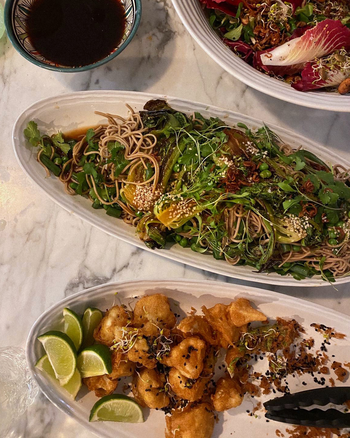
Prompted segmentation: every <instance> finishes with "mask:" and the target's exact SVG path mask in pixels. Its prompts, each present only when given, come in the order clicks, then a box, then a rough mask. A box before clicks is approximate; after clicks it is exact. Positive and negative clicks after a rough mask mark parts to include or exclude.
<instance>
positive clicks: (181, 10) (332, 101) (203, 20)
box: [172, 0, 350, 112]
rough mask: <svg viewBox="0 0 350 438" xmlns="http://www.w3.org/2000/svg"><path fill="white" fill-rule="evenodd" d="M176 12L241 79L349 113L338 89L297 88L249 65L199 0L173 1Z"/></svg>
mask: <svg viewBox="0 0 350 438" xmlns="http://www.w3.org/2000/svg"><path fill="white" fill-rule="evenodd" d="M172 2H173V5H174V7H175V10H176V12H177V13H178V15H179V17H180V19H181V21H182V23H183V24H184V26H185V27H186V29H187V30H188V32H189V33H190V35H191V36H192V38H193V39H194V40H195V41H196V42H197V43H198V44H199V45H200V46H201V47H202V49H203V50H204V51H205V52H206V53H207V54H208V55H209V56H210V57H211V58H212V59H213V60H214V61H215V62H217V63H218V64H219V65H220V66H221V67H222V68H223V69H225V70H226V71H227V72H228V73H230V74H231V75H233V76H235V77H236V78H237V79H239V80H240V81H242V82H244V83H245V84H247V85H249V86H250V87H253V88H255V89H256V90H259V91H261V92H262V93H265V94H268V95H270V96H273V97H276V98H277V99H281V100H285V101H287V102H291V103H295V104H297V105H302V106H306V107H309V108H317V109H323V110H329V111H342V112H350V96H341V95H340V94H338V93H336V92H325V91H311V92H306V93H304V92H301V91H297V90H294V88H292V87H291V86H290V85H288V84H286V83H284V82H282V81H279V80H277V79H274V78H271V77H269V76H267V75H265V74H263V73H261V72H259V71H258V70H255V68H253V67H251V66H250V65H248V64H247V63H246V62H244V61H243V60H242V59H240V58H239V57H238V56H237V55H235V54H234V53H233V52H232V51H231V50H230V49H229V48H228V47H227V46H225V44H224V43H223V42H222V41H221V39H220V38H219V36H218V35H217V34H216V32H215V31H214V30H213V29H212V28H211V26H210V25H209V21H208V19H207V17H206V16H205V14H204V12H203V9H202V7H201V4H200V2H199V0H172Z"/></svg>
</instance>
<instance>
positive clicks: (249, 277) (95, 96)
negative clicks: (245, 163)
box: [12, 90, 350, 287]
mask: <svg viewBox="0 0 350 438" xmlns="http://www.w3.org/2000/svg"><path fill="white" fill-rule="evenodd" d="M133 98H135V99H143V101H144V102H146V101H147V100H149V99H166V100H167V101H168V102H169V103H170V104H171V105H174V106H175V107H176V106H177V105H178V106H181V105H190V106H191V107H195V108H196V109H198V110H199V111H201V110H202V111H210V112H211V113H214V114H218V115H219V116H220V117H224V118H225V117H226V116H230V117H233V118H237V119H240V120H241V121H243V122H245V123H248V124H251V125H255V126H256V125H259V126H261V125H262V124H263V123H264V121H263V120H259V119H256V118H254V117H250V116H247V115H244V114H240V113H237V112H234V111H230V110H226V109H223V108H219V107H217V106H214V105H208V104H203V103H200V102H195V101H189V100H186V99H179V98H176V97H171V96H166V95H158V94H154V93H144V92H137V91H100V90H94V91H83V92H81V91H80V92H75V93H68V94H63V95H59V96H52V97H49V98H45V99H42V100H38V101H37V102H35V103H34V104H32V105H30V106H29V107H28V108H27V109H25V110H24V111H23V112H22V113H21V114H20V115H19V116H18V118H17V120H16V122H15V124H14V127H13V131H12V142H13V148H14V153H15V156H16V158H17V160H18V162H19V165H20V167H21V168H22V170H23V171H24V172H25V173H26V174H27V176H28V177H29V178H30V179H31V181H33V182H34V183H35V184H36V185H37V186H38V187H39V188H40V190H42V191H43V192H44V193H45V194H46V196H48V197H49V198H50V199H51V200H52V201H54V202H55V203H56V204H58V205H59V206H61V207H62V208H63V209H65V210H66V211H68V212H69V213H71V214H72V213H73V214H74V215H76V216H77V217H79V218H80V219H82V220H83V221H85V222H88V223H89V224H90V225H92V226H94V227H96V228H98V229H99V230H101V231H103V232H105V233H107V234H109V235H111V236H113V237H117V238H118V239H120V240H122V241H124V242H126V243H129V244H131V245H134V246H136V247H138V248H141V249H143V250H146V251H149V252H151V253H152V254H156V255H159V256H161V257H164V258H167V259H170V260H173V261H177V262H180V263H183V264H187V265H189V266H193V267H195V268H197V269H202V270H207V271H210V272H213V273H215V274H219V275H224V276H226V277H231V278H236V279H239V280H244V281H251V282H255V283H265V284H270V285H278V286H294V287H295V286H296V287H317V286H329V283H328V282H326V281H324V280H322V279H321V278H320V277H316V278H315V277H313V278H311V279H305V280H302V281H297V280H294V278H292V277H291V276H280V275H278V274H274V273H272V274H260V273H254V272H253V269H249V268H248V267H244V268H246V270H245V272H244V274H240V273H236V272H235V267H231V269H232V271H233V272H231V270H229V271H228V269H227V266H226V264H227V263H226V262H225V261H223V263H222V264H220V268H218V267H214V268H212V267H208V266H207V265H208V264H207V263H204V262H205V260H204V259H203V262H202V260H201V261H200V262H197V261H195V260H193V258H191V256H188V255H187V253H186V252H184V254H183V255H182V253H181V254H178V253H177V254H173V253H172V252H171V251H168V250H152V249H149V248H148V247H146V245H144V244H143V242H141V241H140V240H135V241H132V239H131V238H130V236H126V235H124V234H123V232H122V231H118V230H110V229H109V228H108V227H107V226H105V225H104V223H103V222H102V223H100V222H99V221H97V219H95V218H93V219H91V218H89V217H87V216H86V215H85V212H84V211H83V210H82V209H80V208H79V206H77V207H76V208H74V209H73V210H72V206H70V205H69V203H68V198H69V197H68V196H66V194H64V193H63V195H64V196H61V197H60V198H59V199H57V198H56V197H54V196H53V195H51V194H50V193H49V192H48V191H46V190H45V188H44V187H43V184H44V180H45V178H44V177H43V176H42V175H39V174H34V175H32V174H31V172H30V170H29V168H28V167H27V164H26V163H25V162H24V160H23V159H22V158H23V157H22V156H21V148H23V134H22V132H20V126H21V124H23V123H24V121H25V120H28V117H29V116H34V115H35V112H36V111H38V110H39V109H42V108H45V105H52V104H54V103H55V104H56V105H57V103H58V102H59V103H62V104H64V103H67V102H70V101H73V102H74V101H76V100H77V99H78V100H79V101H84V102H85V100H86V101H89V99H91V100H92V101H94V102H95V103H96V101H98V102H100V101H103V99H107V100H114V99H116V100H118V99H119V100H121V99H124V100H129V101H130V102H131V100H132V99H133ZM31 118H33V117H29V119H31ZM268 126H269V127H271V128H272V129H273V130H275V131H277V132H278V133H279V134H280V133H282V134H281V135H282V136H283V135H286V136H293V138H296V139H297V140H298V142H299V143H300V144H304V145H306V148H309V147H311V149H317V150H318V151H321V152H323V154H324V155H327V156H329V157H331V160H332V161H333V162H335V161H336V160H340V161H339V162H342V163H344V159H343V158H342V157H341V156H339V155H338V154H337V153H335V152H334V151H332V150H329V149H328V148H326V147H323V146H321V145H319V144H317V143H316V142H314V141H312V140H309V139H307V138H305V137H303V136H301V135H299V134H297V133H295V132H293V131H291V130H288V129H285V128H281V127H279V126H276V125H275V124H273V123H268ZM348 165H349V167H350V163H348ZM191 255H192V254H191ZM221 266H223V267H222V268H221ZM224 267H226V269H225V268H224ZM348 282H350V275H349V276H347V277H342V278H339V279H337V281H336V283H335V284H338V285H339V284H342V283H348Z"/></svg>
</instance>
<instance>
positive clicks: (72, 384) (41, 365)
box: [35, 354, 81, 400]
mask: <svg viewBox="0 0 350 438" xmlns="http://www.w3.org/2000/svg"><path fill="white" fill-rule="evenodd" d="M35 366H36V368H38V369H39V370H40V371H42V372H44V373H45V374H47V375H48V376H49V377H50V378H52V379H53V380H54V381H55V382H57V383H59V382H58V380H57V379H56V376H55V371H54V370H53V368H52V366H51V364H50V361H49V358H48V357H47V354H45V355H44V356H43V357H41V358H40V359H39V360H38V362H37V363H36V364H35ZM62 388H64V389H65V390H66V391H67V392H68V393H69V395H70V396H71V397H72V398H73V400H74V399H75V398H76V396H77V394H78V392H79V390H80V388H81V376H80V373H79V371H78V370H77V369H75V371H74V374H73V377H72V378H71V379H70V380H69V382H68V383H66V384H65V385H63V386H62Z"/></svg>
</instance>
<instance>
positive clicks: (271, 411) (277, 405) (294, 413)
mask: <svg viewBox="0 0 350 438" xmlns="http://www.w3.org/2000/svg"><path fill="white" fill-rule="evenodd" d="M348 400H350V387H349V386H343V387H333V388H319V389H312V390H308V391H301V392H297V393H295V394H285V395H284V396H283V397H277V398H274V399H272V400H269V401H267V402H265V403H264V407H265V409H266V411H267V412H266V414H265V417H266V418H268V419H269V420H274V421H280V422H282V423H289V424H297V425H301V426H309V427H331V428H333V427H334V428H347V427H350V413H343V412H340V411H338V410H337V409H328V410H321V409H317V408H316V409H311V410H307V409H303V408H307V407H310V406H313V405H316V406H326V405H328V404H329V403H333V404H335V405H342V404H343V403H345V402H346V401H348Z"/></svg>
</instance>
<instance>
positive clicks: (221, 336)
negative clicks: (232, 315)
mask: <svg viewBox="0 0 350 438" xmlns="http://www.w3.org/2000/svg"><path fill="white" fill-rule="evenodd" d="M227 308H228V306H227V305H225V304H221V303H218V304H216V305H215V306H214V307H211V308H210V309H207V308H206V307H205V306H203V307H202V311H203V313H204V315H205V317H206V319H207V320H208V322H209V324H210V325H211V326H212V328H213V329H214V331H216V332H217V338H218V340H219V343H220V345H221V346H222V347H223V348H228V347H229V346H230V345H232V344H233V343H234V342H237V341H238V339H239V336H240V329H239V328H238V327H236V326H235V325H234V324H233V323H232V321H230V320H229V318H228V315H227Z"/></svg>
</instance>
